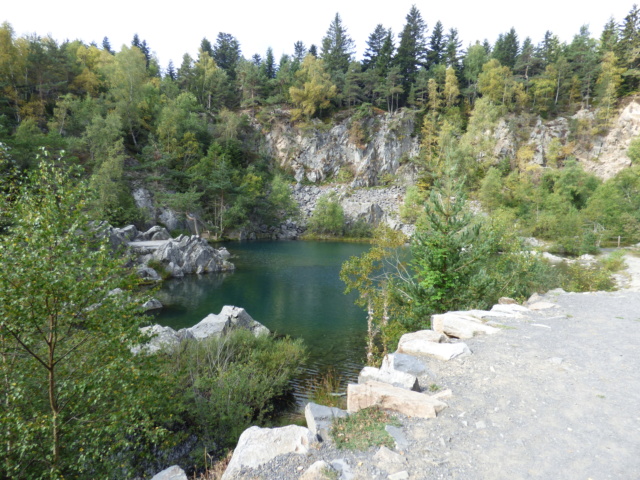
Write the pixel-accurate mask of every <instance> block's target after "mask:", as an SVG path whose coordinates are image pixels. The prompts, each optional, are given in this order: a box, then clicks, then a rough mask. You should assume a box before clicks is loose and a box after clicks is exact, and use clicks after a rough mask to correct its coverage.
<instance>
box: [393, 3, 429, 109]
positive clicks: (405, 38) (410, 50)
mask: <svg viewBox="0 0 640 480" xmlns="http://www.w3.org/2000/svg"><path fill="white" fill-rule="evenodd" d="M426 30H427V25H426V23H425V22H424V20H423V19H422V15H421V14H420V11H419V10H418V9H417V8H416V6H415V5H413V6H412V7H411V10H410V11H409V13H408V14H407V17H406V23H405V25H404V28H403V29H402V32H401V33H400V45H399V46H398V52H397V53H396V57H395V63H396V65H397V66H398V68H399V72H400V76H401V78H402V87H403V90H404V95H405V98H406V96H407V95H408V94H409V90H410V89H411V85H412V84H413V83H414V82H415V79H416V75H417V73H418V68H419V67H420V66H422V65H424V64H425V63H426V56H427V44H426V40H425V34H426Z"/></svg>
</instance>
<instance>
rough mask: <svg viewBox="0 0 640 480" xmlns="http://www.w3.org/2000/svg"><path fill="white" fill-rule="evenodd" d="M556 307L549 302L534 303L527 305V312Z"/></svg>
mask: <svg viewBox="0 0 640 480" xmlns="http://www.w3.org/2000/svg"><path fill="white" fill-rule="evenodd" d="M554 307H557V305H556V304H555V303H551V302H536V303H532V304H531V305H529V310H547V309H548V308H554Z"/></svg>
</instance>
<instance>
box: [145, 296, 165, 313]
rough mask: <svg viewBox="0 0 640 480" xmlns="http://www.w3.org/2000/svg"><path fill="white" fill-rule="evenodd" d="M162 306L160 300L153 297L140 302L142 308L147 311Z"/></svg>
mask: <svg viewBox="0 0 640 480" xmlns="http://www.w3.org/2000/svg"><path fill="white" fill-rule="evenodd" d="M162 307H163V305H162V302H160V300H157V299H155V298H152V299H150V300H147V301H146V302H144V303H143V304H142V309H143V310H144V311H145V312H148V311H150V310H158V309H159V308H162Z"/></svg>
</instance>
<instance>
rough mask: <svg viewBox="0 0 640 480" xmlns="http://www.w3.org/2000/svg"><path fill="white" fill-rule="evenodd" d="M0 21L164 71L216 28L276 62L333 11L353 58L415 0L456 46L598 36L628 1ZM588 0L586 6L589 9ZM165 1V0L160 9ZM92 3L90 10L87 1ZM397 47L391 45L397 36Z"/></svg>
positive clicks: (234, 6) (65, 15)
mask: <svg viewBox="0 0 640 480" xmlns="http://www.w3.org/2000/svg"><path fill="white" fill-rule="evenodd" d="M2 3H3V5H2V7H1V8H0V22H4V21H6V22H9V23H10V24H11V26H12V27H13V29H14V31H15V33H16V35H17V36H18V37H20V36H23V35H27V34H33V33H35V34H37V35H39V36H41V37H44V36H46V35H51V37H53V38H54V39H55V40H57V41H58V42H62V41H64V40H66V39H68V40H76V39H79V40H82V41H83V42H85V43H91V42H95V43H96V44H97V45H99V46H100V45H102V39H103V38H104V37H105V36H106V37H108V38H109V41H110V43H111V47H112V48H113V49H114V50H116V51H117V50H119V49H120V47H121V46H122V45H123V44H126V45H130V44H131V39H132V38H133V35H134V34H135V33H137V34H138V36H139V37H140V40H146V41H147V45H148V46H149V48H150V49H151V51H152V52H154V53H155V55H156V57H157V58H158V60H159V62H160V65H161V66H162V67H163V68H166V66H167V64H168V62H169V60H173V63H174V64H175V65H176V67H178V66H179V65H180V63H181V62H182V57H183V55H184V54H185V53H189V54H190V55H191V56H192V57H194V58H195V57H197V52H198V48H199V46H200V42H201V40H202V39H203V38H204V37H206V38H208V39H209V41H211V43H212V44H214V43H215V40H216V37H217V35H218V33H219V32H224V33H230V34H231V35H233V36H234V37H235V38H236V39H237V40H238V41H239V42H240V47H241V49H242V54H243V56H244V57H245V58H250V57H251V56H252V55H253V54H255V53H258V54H260V55H261V56H262V57H263V58H264V56H265V52H266V50H267V48H268V47H271V48H272V49H273V52H274V55H275V58H276V61H278V60H279V58H280V56H281V55H282V54H292V53H293V44H294V43H295V42H296V41H302V42H303V43H304V44H305V45H306V46H307V47H309V46H310V45H311V44H315V45H317V46H318V47H320V45H321V43H322V37H324V36H325V34H326V32H327V29H328V27H329V24H330V23H331V21H332V20H333V19H334V17H335V14H336V13H339V14H340V17H341V19H342V23H343V25H344V26H345V27H346V29H347V32H348V34H349V35H350V36H351V38H352V39H353V40H354V41H355V43H356V50H357V51H356V59H361V58H362V54H363V53H364V50H365V49H366V41H367V38H368V37H369V34H371V32H373V30H374V29H375V27H376V25H377V24H382V25H383V26H384V27H385V28H391V29H392V30H393V32H394V33H396V34H398V33H400V31H401V30H402V27H403V25H404V23H405V17H406V15H407V13H408V12H409V10H410V9H411V6H412V5H413V4H415V5H416V7H417V8H418V9H419V10H420V13H421V14H422V18H423V19H424V21H425V22H426V24H427V28H428V31H427V35H430V33H431V31H432V28H433V26H434V25H435V23H436V22H437V21H438V20H440V21H441V22H442V24H443V26H444V29H445V31H448V30H449V29H450V28H456V29H457V30H458V36H459V37H460V39H461V40H462V42H463V48H466V47H467V46H468V45H469V44H471V43H474V42H475V41H476V40H480V41H482V40H484V39H488V40H489V41H490V42H491V43H494V42H495V40H496V39H497V38H498V35H499V34H501V33H506V32H508V31H509V30H510V29H511V28H512V27H513V28H515V30H516V33H517V34H518V38H519V40H520V42H522V41H523V40H524V39H525V37H527V36H528V37H531V39H532V40H533V43H534V44H538V43H539V42H540V41H541V40H542V38H543V36H544V33H545V32H546V31H547V30H549V31H551V32H553V33H554V34H556V35H557V36H558V37H559V38H560V40H562V41H565V42H570V41H571V39H572V38H573V36H574V35H575V34H577V33H578V31H579V30H580V27H581V26H582V25H588V26H589V30H590V32H591V35H592V36H593V37H596V38H599V36H600V33H601V32H602V28H603V26H604V24H605V23H606V22H607V21H608V20H609V18H611V17H613V18H614V20H615V21H616V22H618V23H621V22H622V20H623V19H624V17H625V16H626V15H627V14H628V13H629V11H630V10H631V8H632V5H633V0H631V1H627V0H625V1H622V0H607V1H602V0H592V1H590V2H585V1H584V0H536V1H532V2H526V3H525V2H514V1H512V0H511V1H510V0H484V1H478V0H475V1H468V0H467V1H457V2H456V1H450V0H449V1H447V0H444V1H438V2H424V1H422V2H420V1H416V0H394V1H386V0H378V1H377V2H375V1H374V2H365V1H362V0H358V1H355V0H341V1H338V0H321V1H319V2H304V1H300V0H270V1H266V0H240V1H237V0H236V1H234V0H224V1H220V0H209V1H193V0H180V1H171V2H168V1H165V2H158V1H157V0H156V1H148V0H128V1H123V0H110V1H104V2H90V3H88V2H86V0H82V1H79V0H57V1H51V0H29V1H18V0H4V1H3V2H2ZM587 3H589V4H591V5H590V6H587ZM163 4H165V5H167V6H164V7H163V6H162V5H163ZM89 5H91V7H89ZM396 44H397V42H396Z"/></svg>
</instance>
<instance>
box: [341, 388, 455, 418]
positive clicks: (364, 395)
mask: <svg viewBox="0 0 640 480" xmlns="http://www.w3.org/2000/svg"><path fill="white" fill-rule="evenodd" d="M373 406H377V407H380V408H382V409H383V410H391V411H393V412H398V413H402V414H403V415H407V416H409V417H419V418H435V417H436V415H437V414H438V412H440V411H442V410H443V409H444V408H446V407H447V404H446V403H444V402H441V401H439V400H434V399H432V398H431V397H430V396H428V395H425V394H424V393H418V392H413V391H410V390H405V389H404V388H398V387H394V386H392V385H388V384H386V383H382V382H375V381H370V382H367V383H365V384H362V385H356V384H349V385H348V386H347V411H348V412H349V413H354V412H357V411H359V410H361V409H363V408H368V407H373Z"/></svg>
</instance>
